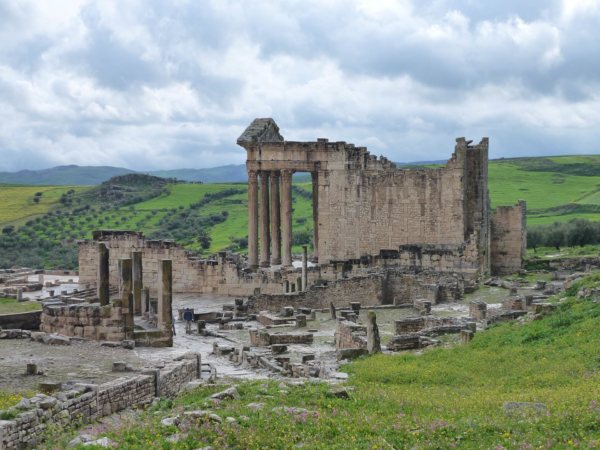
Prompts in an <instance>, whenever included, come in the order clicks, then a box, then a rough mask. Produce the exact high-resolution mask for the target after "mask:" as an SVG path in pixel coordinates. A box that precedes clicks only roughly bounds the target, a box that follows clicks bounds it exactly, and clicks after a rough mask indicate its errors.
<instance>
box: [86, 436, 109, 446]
mask: <svg viewBox="0 0 600 450" xmlns="http://www.w3.org/2000/svg"><path fill="white" fill-rule="evenodd" d="M90 445H97V446H98V447H102V448H111V447H112V446H113V445H112V441H111V440H110V439H108V438H107V437H103V438H102V439H98V440H97V441H91V442H86V443H85V444H83V446H84V447H88V446H90Z"/></svg>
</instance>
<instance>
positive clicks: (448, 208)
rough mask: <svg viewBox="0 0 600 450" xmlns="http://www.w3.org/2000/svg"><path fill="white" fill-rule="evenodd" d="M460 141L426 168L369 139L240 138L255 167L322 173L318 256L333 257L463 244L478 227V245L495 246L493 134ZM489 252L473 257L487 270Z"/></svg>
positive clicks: (344, 258) (249, 164)
mask: <svg viewBox="0 0 600 450" xmlns="http://www.w3.org/2000/svg"><path fill="white" fill-rule="evenodd" d="M456 141H457V143H456V147H455V151H454V153H453V154H452V157H451V158H450V160H449V161H448V163H447V164H446V166H445V167H443V168H440V169H425V170H402V169H398V168H396V166H395V164H394V163H392V162H390V161H389V160H387V159H386V158H385V157H381V158H377V157H376V156H374V155H371V154H370V153H369V152H368V151H367V149H366V148H365V147H355V146H354V145H353V144H347V143H345V142H328V141H327V139H319V140H318V141H317V142H289V141H281V140H279V139H278V140H277V141H275V142H264V141H260V140H244V139H242V141H238V143H239V144H240V145H242V146H243V147H244V148H245V149H246V150H247V156H248V157H247V164H246V165H247V168H248V170H263V171H269V170H295V171H299V172H304V171H305V172H312V173H314V174H315V176H316V179H317V181H318V202H317V203H318V208H317V216H318V220H317V221H316V222H317V223H318V233H317V235H318V240H317V244H318V245H317V246H318V257H319V262H320V263H333V262H335V261H349V260H353V259H354V260H356V259H360V258H362V257H365V256H372V257H376V256H378V255H379V254H380V251H381V250H391V251H397V250H398V249H399V248H401V247H403V246H406V245H429V244H433V245H437V244H454V245H460V244H463V243H465V242H466V241H468V240H469V236H470V235H471V234H473V233H474V232H475V231H476V230H478V232H479V233H481V235H482V236H484V239H483V240H482V242H481V243H480V242H477V245H476V248H478V249H479V248H483V249H488V248H489V244H488V243H487V242H488V241H487V236H488V235H489V232H488V230H489V220H488V219H487V216H488V208H489V194H488V189H487V181H488V180H487V155H488V139H487V138H484V139H483V140H482V141H481V142H480V143H479V144H478V145H469V144H470V142H467V141H466V140H465V139H464V138H459V139H457V140H456ZM478 237H479V234H478ZM478 253H479V252H478ZM488 253H489V252H487V251H485V252H484V253H482V254H481V255H480V254H478V255H477V259H478V261H476V262H475V264H474V265H475V266H476V267H477V268H479V266H484V269H483V271H484V272H485V271H486V270H487V268H488V267H489V265H486V264H487V258H485V257H483V256H484V255H487V254H488Z"/></svg>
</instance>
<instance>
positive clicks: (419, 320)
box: [395, 316, 463, 334]
mask: <svg viewBox="0 0 600 450" xmlns="http://www.w3.org/2000/svg"><path fill="white" fill-rule="evenodd" d="M461 324H463V321H461V320H460V319H457V318H455V317H436V316H423V317H414V318H413V317H407V318H405V319H399V320H396V322H395V331H396V334H411V333H417V332H419V331H421V330H424V329H426V328H433V327H442V326H450V325H461Z"/></svg>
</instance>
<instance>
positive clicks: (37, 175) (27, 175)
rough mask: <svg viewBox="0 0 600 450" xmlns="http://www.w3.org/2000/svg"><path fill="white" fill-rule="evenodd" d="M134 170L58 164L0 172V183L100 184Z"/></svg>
mask: <svg viewBox="0 0 600 450" xmlns="http://www.w3.org/2000/svg"><path fill="white" fill-rule="evenodd" d="M132 172H135V171H133V170H129V169H124V168H122V167H110V166H84V167H80V166H74V165H73V166H58V167H53V168H51V169H43V170H21V171H19V172H0V183H5V184H28V185H54V186H91V185H95V184H100V183H102V182H103V181H106V180H108V179H109V178H111V177H114V176H117V175H123V174H126V173H132Z"/></svg>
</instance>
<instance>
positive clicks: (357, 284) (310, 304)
mask: <svg viewBox="0 0 600 450" xmlns="http://www.w3.org/2000/svg"><path fill="white" fill-rule="evenodd" d="M381 288H382V281H381V277H380V276H379V275H366V276H356V277H352V278H346V279H341V280H336V281H333V282H330V283H329V284H328V285H327V286H309V289H308V290H306V291H302V292H296V293H293V294H263V293H260V294H257V295H253V296H251V297H250V298H249V299H248V312H249V313H255V314H256V313H259V312H260V311H279V310H280V309H281V308H283V307H284V306H292V307H294V308H295V309H297V308H312V309H324V308H328V307H329V304H330V303H333V304H334V306H336V307H341V306H343V307H348V308H350V306H349V305H350V302H354V301H356V299H360V301H361V302H362V303H363V304H366V305H378V304H380V298H381V292H382V291H381Z"/></svg>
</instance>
